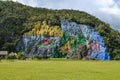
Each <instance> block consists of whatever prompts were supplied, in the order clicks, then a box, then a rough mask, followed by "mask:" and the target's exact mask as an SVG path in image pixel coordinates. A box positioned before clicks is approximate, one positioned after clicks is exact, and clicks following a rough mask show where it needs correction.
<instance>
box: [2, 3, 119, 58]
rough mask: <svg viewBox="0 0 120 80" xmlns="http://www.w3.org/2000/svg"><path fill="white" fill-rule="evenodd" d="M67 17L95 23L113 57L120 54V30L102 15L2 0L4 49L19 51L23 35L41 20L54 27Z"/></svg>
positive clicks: (77, 20) (76, 20)
mask: <svg viewBox="0 0 120 80" xmlns="http://www.w3.org/2000/svg"><path fill="white" fill-rule="evenodd" d="M64 19H68V20H71V21H73V22H76V23H77V24H84V25H88V26H92V28H94V29H95V30H96V31H97V32H98V33H99V34H100V35H101V36H103V38H104V42H105V45H106V47H107V50H108V52H109V54H110V56H111V58H112V59H114V58H116V57H120V33H119V32H118V31H115V30H113V29H112V28H110V26H109V24H106V23H104V22H102V21H100V20H99V19H98V18H96V17H94V16H92V15H90V14H88V13H85V12H81V11H76V10H50V9H45V8H33V7H30V6H25V5H22V4H20V3H14V2H10V1H0V50H8V51H10V52H12V51H14V52H16V46H17V44H18V42H19V41H20V39H21V37H22V35H24V33H26V32H29V31H31V30H32V29H33V28H34V26H35V24H36V23H37V22H43V21H46V22H47V24H48V25H50V26H61V24H60V23H61V20H64Z"/></svg>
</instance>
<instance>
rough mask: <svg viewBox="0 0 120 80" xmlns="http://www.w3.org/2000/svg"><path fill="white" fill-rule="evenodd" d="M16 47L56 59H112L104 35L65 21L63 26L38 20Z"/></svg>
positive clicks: (28, 53) (27, 54)
mask: <svg viewBox="0 0 120 80" xmlns="http://www.w3.org/2000/svg"><path fill="white" fill-rule="evenodd" d="M16 49H17V50H18V51H25V52H26V57H33V56H34V55H39V56H43V55H47V56H50V57H53V58H62V57H69V58H71V57H72V58H73V56H76V58H81V59H82V58H83V57H86V56H91V57H93V58H95V59H99V60H110V56H109V54H108V52H107V49H106V47H105V45H104V40H103V38H102V37H101V36H100V35H99V34H98V33H97V32H96V31H95V30H94V29H93V28H92V27H90V26H87V25H82V24H77V23H75V22H71V21H69V20H62V21H61V26H49V25H47V23H46V22H45V21H44V22H42V23H37V24H36V25H35V27H34V29H32V31H30V32H27V33H25V34H24V35H23V37H22V38H21V40H20V41H19V43H18V45H17V47H16Z"/></svg>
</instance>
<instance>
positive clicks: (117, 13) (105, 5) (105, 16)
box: [13, 0, 120, 30]
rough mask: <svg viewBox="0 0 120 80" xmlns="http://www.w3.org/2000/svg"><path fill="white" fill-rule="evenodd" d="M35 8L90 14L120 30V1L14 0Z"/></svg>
mask: <svg viewBox="0 0 120 80" xmlns="http://www.w3.org/2000/svg"><path fill="white" fill-rule="evenodd" d="M13 1H15V2H16V1H17V2H20V3H22V4H25V5H30V6H33V7H44V8H49V9H74V10H80V11H85V12H88V13H90V14H92V15H94V16H96V17H98V18H99V19H101V20H103V21H105V22H106V23H109V24H110V25H111V27H112V28H114V29H117V30H120V0H13Z"/></svg>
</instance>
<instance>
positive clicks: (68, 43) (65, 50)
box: [60, 40, 74, 53]
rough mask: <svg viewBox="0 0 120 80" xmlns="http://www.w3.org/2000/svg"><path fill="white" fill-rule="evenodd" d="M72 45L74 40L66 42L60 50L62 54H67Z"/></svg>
mask: <svg viewBox="0 0 120 80" xmlns="http://www.w3.org/2000/svg"><path fill="white" fill-rule="evenodd" d="M73 43H74V40H70V41H68V42H67V43H66V44H64V45H63V46H62V47H61V48H60V49H61V51H62V53H66V52H68V51H67V49H69V50H71V44H73Z"/></svg>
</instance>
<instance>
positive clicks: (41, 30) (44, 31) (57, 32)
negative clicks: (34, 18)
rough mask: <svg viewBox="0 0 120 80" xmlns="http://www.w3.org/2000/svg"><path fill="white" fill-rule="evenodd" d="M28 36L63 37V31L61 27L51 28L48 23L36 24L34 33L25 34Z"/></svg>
mask: <svg viewBox="0 0 120 80" xmlns="http://www.w3.org/2000/svg"><path fill="white" fill-rule="evenodd" d="M25 34H27V35H33V34H37V35H48V36H63V30H62V29H61V28H60V27H59V26H49V25H47V23H46V21H43V22H42V23H40V22H39V23H36V24H35V27H34V28H33V29H32V31H30V32H27V33H25Z"/></svg>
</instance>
